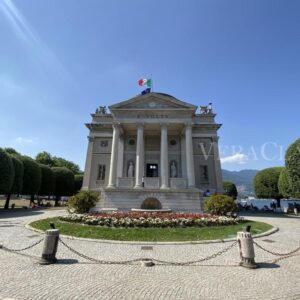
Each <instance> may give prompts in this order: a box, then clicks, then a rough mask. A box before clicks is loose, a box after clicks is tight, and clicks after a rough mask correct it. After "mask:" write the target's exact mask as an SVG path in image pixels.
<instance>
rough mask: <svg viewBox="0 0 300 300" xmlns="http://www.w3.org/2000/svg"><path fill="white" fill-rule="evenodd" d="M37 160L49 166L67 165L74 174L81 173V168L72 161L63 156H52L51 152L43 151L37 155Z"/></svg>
mask: <svg viewBox="0 0 300 300" xmlns="http://www.w3.org/2000/svg"><path fill="white" fill-rule="evenodd" d="M35 160H36V161H37V162H38V163H40V164H44V165H47V166H49V167H66V168H68V169H69V170H71V171H72V172H73V173H74V174H77V173H80V168H79V166H78V165H77V164H75V163H74V162H72V161H69V160H66V159H64V158H62V157H56V156H52V155H51V154H50V153H49V152H46V151H43V152H40V153H38V154H37V155H36V157H35Z"/></svg>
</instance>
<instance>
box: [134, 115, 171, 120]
mask: <svg viewBox="0 0 300 300" xmlns="http://www.w3.org/2000/svg"><path fill="white" fill-rule="evenodd" d="M137 118H138V119H140V118H143V119H163V118H169V116H168V115H149V114H140V115H137Z"/></svg>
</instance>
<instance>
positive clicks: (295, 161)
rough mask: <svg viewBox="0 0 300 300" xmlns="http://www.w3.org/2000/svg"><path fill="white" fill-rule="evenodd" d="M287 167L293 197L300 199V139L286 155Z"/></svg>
mask: <svg viewBox="0 0 300 300" xmlns="http://www.w3.org/2000/svg"><path fill="white" fill-rule="evenodd" d="M285 166H286V169H287V173H288V175H289V179H290V180H289V181H290V188H291V196H292V197H295V198H299V197H300V139H298V140H296V141H295V142H294V143H293V144H291V145H290V146H289V147H288V149H287V151H286V154H285Z"/></svg>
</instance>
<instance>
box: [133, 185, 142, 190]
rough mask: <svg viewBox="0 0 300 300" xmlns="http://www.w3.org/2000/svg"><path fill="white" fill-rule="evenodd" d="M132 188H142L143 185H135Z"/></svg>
mask: <svg viewBox="0 0 300 300" xmlns="http://www.w3.org/2000/svg"><path fill="white" fill-rule="evenodd" d="M133 188H134V189H143V188H144V187H143V186H142V185H135V186H134V187H133Z"/></svg>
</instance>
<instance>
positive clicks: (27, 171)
mask: <svg viewBox="0 0 300 300" xmlns="http://www.w3.org/2000/svg"><path fill="white" fill-rule="evenodd" d="M20 159H21V161H22V162H23V165H24V176H23V189H22V194H23V195H37V194H38V192H39V189H40V186H41V181H42V172H41V168H40V166H39V164H38V163H37V162H36V161H34V160H33V159H32V158H30V157H28V156H20Z"/></svg>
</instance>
